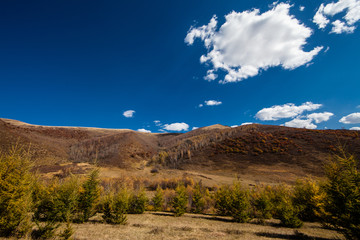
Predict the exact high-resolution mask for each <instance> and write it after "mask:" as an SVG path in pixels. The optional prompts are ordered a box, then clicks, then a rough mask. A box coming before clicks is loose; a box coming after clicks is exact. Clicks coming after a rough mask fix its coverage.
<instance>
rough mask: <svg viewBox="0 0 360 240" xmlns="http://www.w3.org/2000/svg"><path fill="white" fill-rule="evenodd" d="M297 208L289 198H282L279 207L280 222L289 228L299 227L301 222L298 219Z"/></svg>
mask: <svg viewBox="0 0 360 240" xmlns="http://www.w3.org/2000/svg"><path fill="white" fill-rule="evenodd" d="M298 215H299V209H298V208H297V207H295V206H294V204H293V202H292V200H291V199H290V198H285V199H283V202H282V203H281V205H280V208H279V218H280V221H281V224H282V225H284V226H285V227H289V228H299V227H301V226H302V225H303V222H302V221H301V220H300V219H299V217H298Z"/></svg>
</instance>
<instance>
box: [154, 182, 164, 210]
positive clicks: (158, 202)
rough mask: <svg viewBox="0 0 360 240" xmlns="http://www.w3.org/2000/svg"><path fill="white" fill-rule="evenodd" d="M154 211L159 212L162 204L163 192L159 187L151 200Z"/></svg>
mask: <svg viewBox="0 0 360 240" xmlns="http://www.w3.org/2000/svg"><path fill="white" fill-rule="evenodd" d="M152 202H153V205H154V211H161V210H162V207H163V204H164V191H163V190H162V188H161V187H160V186H158V187H157V189H156V193H155V195H154V197H153V198H152Z"/></svg>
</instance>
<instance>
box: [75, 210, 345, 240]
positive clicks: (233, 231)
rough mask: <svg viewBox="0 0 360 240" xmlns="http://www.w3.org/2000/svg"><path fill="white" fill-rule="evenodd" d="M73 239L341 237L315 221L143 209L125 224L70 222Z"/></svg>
mask: <svg viewBox="0 0 360 240" xmlns="http://www.w3.org/2000/svg"><path fill="white" fill-rule="evenodd" d="M73 227H74V230H75V234H74V236H73V237H74V239H75V240H80V239H112V240H116V239H122V240H123V239H147V240H149V239H188V240H190V239H192V240H195V239H199V240H200V239H206V240H210V239H216V240H219V239H314V240H330V239H343V238H342V236H341V235H340V234H338V233H336V232H335V231H331V230H328V229H324V228H323V227H322V226H321V224H319V223H305V224H304V226H303V227H302V228H300V229H291V228H284V227H282V226H280V225H279V221H278V220H274V219H272V220H268V221H267V222H266V223H265V225H261V224H258V223H256V220H253V221H252V222H250V223H234V222H231V221H230V218H226V217H214V216H207V215H198V214H185V215H184V216H182V217H174V216H172V214H170V213H159V212H156V213H152V212H147V213H145V214H140V215H128V223H127V225H125V226H123V225H108V224H103V223H100V222H98V221H96V220H94V221H92V222H90V223H85V224H74V225H73Z"/></svg>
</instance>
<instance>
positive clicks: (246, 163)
mask: <svg viewBox="0 0 360 240" xmlns="http://www.w3.org/2000/svg"><path fill="white" fill-rule="evenodd" d="M16 143H18V144H19V145H22V146H29V145H31V147H30V148H31V150H32V151H33V152H34V159H35V160H36V165H37V167H40V166H49V167H50V166H58V165H60V164H64V163H69V162H72V163H83V162H87V163H89V162H90V163H92V162H93V161H94V159H97V161H98V163H99V165H100V166H104V167H120V168H125V169H139V166H143V167H142V168H141V169H143V168H144V166H145V165H147V166H150V167H151V166H156V167H157V168H164V169H165V168H169V169H182V170H186V171H187V172H191V171H192V172H194V171H195V172H197V173H204V174H205V173H206V174H216V175H225V176H226V175H227V176H229V175H234V174H238V175H241V176H244V177H246V178H249V179H253V180H254V181H257V180H259V181H264V180H267V181H281V180H293V179H295V178H296V177H301V176H306V175H313V176H321V175H322V174H323V170H322V167H323V163H324V162H325V161H326V160H327V159H328V158H329V156H330V154H332V153H334V152H336V151H337V150H336V147H337V146H338V145H345V146H346V148H347V150H348V151H349V152H351V153H354V154H355V155H357V156H360V134H359V132H358V131H349V130H307V129H297V128H288V127H281V126H269V125H259V124H251V125H245V126H240V127H236V128H230V127H226V126H222V125H213V126H209V127H204V128H199V129H196V130H193V131H190V132H187V133H183V134H179V133H165V134H150V133H141V132H136V131H132V130H126V129H125V130H118V129H100V128H81V127H47V126H36V125H30V124H26V123H22V122H19V121H15V120H9V119H0V149H1V151H7V150H9V149H10V148H11V147H12V146H14V145H15V144H16ZM44 169H46V168H44Z"/></svg>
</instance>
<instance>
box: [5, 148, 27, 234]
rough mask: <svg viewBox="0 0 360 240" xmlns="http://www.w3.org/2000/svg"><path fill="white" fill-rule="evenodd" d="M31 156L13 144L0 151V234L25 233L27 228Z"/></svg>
mask: <svg viewBox="0 0 360 240" xmlns="http://www.w3.org/2000/svg"><path fill="white" fill-rule="evenodd" d="M30 167H31V164H30V156H29V154H28V153H27V152H25V151H23V150H22V149H19V148H17V147H14V148H13V149H12V150H11V151H10V152H9V153H7V154H4V153H1V154H0V236H5V237H8V236H17V237H21V236H24V235H25V234H26V233H27V232H28V230H30V227H31V225H30V217H29V212H30V208H31V183H32V175H31V173H30Z"/></svg>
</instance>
